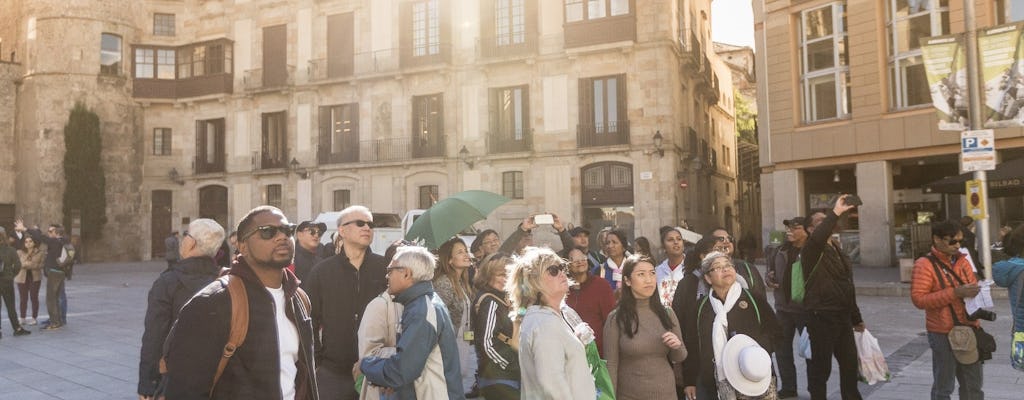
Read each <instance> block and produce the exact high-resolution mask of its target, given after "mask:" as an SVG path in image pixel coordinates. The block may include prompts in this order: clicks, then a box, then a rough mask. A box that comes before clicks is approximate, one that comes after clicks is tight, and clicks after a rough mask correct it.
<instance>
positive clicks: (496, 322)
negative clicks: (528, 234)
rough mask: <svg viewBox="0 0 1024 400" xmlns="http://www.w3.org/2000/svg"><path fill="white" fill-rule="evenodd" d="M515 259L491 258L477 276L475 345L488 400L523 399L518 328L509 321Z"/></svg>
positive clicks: (482, 387)
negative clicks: (509, 287) (508, 290)
mask: <svg viewBox="0 0 1024 400" xmlns="http://www.w3.org/2000/svg"><path fill="white" fill-rule="evenodd" d="M512 263H513V260H512V256H511V255H509V254H507V253H502V252H497V253H493V254H490V255H488V256H487V257H485V258H484V259H483V261H481V262H480V266H479V267H477V272H476V276H474V277H473V286H474V288H476V290H477V293H479V295H477V298H476V300H475V301H473V332H474V333H475V338H474V341H473V344H474V345H475V346H476V353H477V354H478V355H479V364H478V369H477V371H478V373H479V374H478V378H479V381H478V384H479V387H480V394H481V395H482V396H483V397H484V398H486V399H487V400H502V399H509V400H514V399H519V397H520V396H519V386H520V384H519V350H518V346H519V344H518V343H515V342H514V341H513V338H514V337H515V327H514V324H513V323H512V319H510V318H509V309H510V304H509V301H508V294H507V293H505V285H506V283H507V282H508V268H509V267H510V266H511V265H512Z"/></svg>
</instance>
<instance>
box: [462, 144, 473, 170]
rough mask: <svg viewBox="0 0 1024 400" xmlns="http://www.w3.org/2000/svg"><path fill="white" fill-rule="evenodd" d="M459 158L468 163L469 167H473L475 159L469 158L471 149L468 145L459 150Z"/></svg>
mask: <svg viewBox="0 0 1024 400" xmlns="http://www.w3.org/2000/svg"><path fill="white" fill-rule="evenodd" d="M459 160H460V161H462V162H463V163H465V164H466V166H468V167H469V169H473V164H475V163H474V162H473V160H470V159H469V149H466V145H462V150H459Z"/></svg>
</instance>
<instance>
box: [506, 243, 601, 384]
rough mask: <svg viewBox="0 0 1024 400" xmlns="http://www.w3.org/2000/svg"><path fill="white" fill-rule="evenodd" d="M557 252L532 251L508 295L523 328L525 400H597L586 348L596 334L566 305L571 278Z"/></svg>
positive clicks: (514, 275)
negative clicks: (595, 399) (586, 341)
mask: <svg viewBox="0 0 1024 400" xmlns="http://www.w3.org/2000/svg"><path fill="white" fill-rule="evenodd" d="M566 267H567V265H566V264H564V261H563V260H562V259H561V258H560V257H558V255H557V254H555V252H554V251H552V250H551V249H546V248H536V247H528V248H526V249H524V252H523V256H522V257H520V258H519V259H517V260H516V264H515V267H514V271H513V273H512V277H511V279H510V280H509V282H508V290H507V291H508V292H509V294H510V297H511V300H512V310H513V311H512V313H513V314H514V315H513V316H512V318H513V320H515V321H517V322H519V321H521V323H522V328H521V331H520V342H519V363H520V367H521V371H522V388H521V390H522V392H521V393H522V398H523V399H557V400H561V399H594V398H596V397H597V392H596V389H595V386H594V377H593V376H592V375H591V373H590V367H589V366H588V365H587V355H586V352H585V350H584V347H583V343H584V341H585V340H588V338H589V337H592V336H593V330H591V329H590V327H589V326H587V324H586V323H583V322H580V321H581V319H580V318H579V316H578V315H576V313H575V312H574V311H572V309H571V308H569V307H567V306H565V303H564V299H565V295H566V293H568V292H569V278H568V276H566Z"/></svg>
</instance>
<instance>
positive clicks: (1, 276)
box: [0, 227, 32, 336]
mask: <svg viewBox="0 0 1024 400" xmlns="http://www.w3.org/2000/svg"><path fill="white" fill-rule="evenodd" d="M18 271H21V259H19V258H18V251H17V250H14V248H13V247H11V246H10V245H8V244H7V231H6V230H4V228H3V227H0V302H3V303H4V304H6V305H7V317H8V318H10V320H11V327H12V328H13V329H14V336H22V335H28V334H30V333H32V332H29V331H27V330H25V328H23V327H22V326H21V321H19V320H18V313H17V312H16V311H15V310H14V277H15V276H16V275H18ZM0 336H3V335H0Z"/></svg>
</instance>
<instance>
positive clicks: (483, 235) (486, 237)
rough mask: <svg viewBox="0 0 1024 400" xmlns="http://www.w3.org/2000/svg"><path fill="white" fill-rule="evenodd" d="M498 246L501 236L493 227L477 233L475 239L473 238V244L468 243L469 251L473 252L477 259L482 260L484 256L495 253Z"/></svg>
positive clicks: (499, 245)
mask: <svg viewBox="0 0 1024 400" xmlns="http://www.w3.org/2000/svg"><path fill="white" fill-rule="evenodd" d="M500 247H501V238H500V237H499V236H498V232H497V231H495V230H494V229H486V230H484V231H483V232H480V233H479V234H477V235H476V239H473V244H471V245H469V252H470V253H473V256H474V257H476V259H477V260H483V259H484V257H487V256H489V255H491V254H494V253H497V252H498V248H500Z"/></svg>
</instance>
